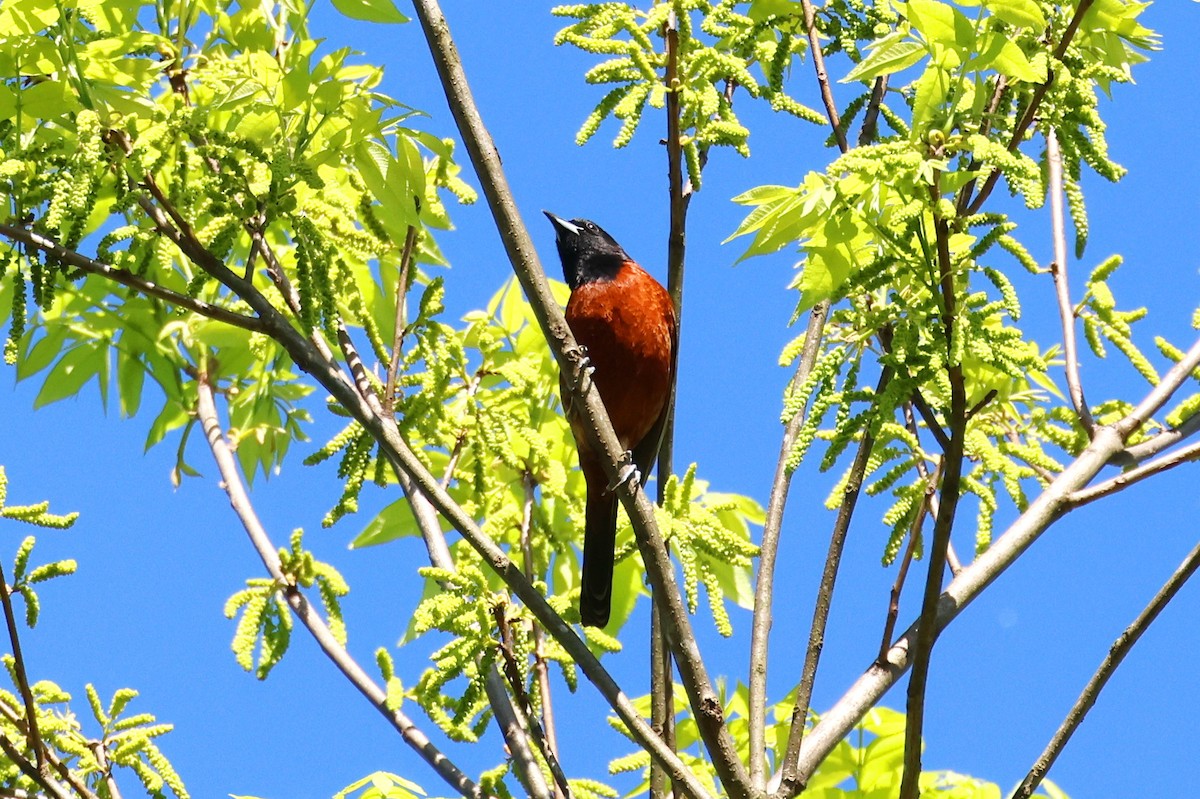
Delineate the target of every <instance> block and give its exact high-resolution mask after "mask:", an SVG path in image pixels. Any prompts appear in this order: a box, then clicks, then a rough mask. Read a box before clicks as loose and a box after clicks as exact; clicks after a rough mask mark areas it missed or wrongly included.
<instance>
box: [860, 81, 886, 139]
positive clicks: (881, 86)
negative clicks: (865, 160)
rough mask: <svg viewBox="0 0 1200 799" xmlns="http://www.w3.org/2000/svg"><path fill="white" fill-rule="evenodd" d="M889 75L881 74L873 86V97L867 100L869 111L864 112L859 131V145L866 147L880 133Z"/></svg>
mask: <svg viewBox="0 0 1200 799" xmlns="http://www.w3.org/2000/svg"><path fill="white" fill-rule="evenodd" d="M887 85H888V76H887V75H880V76H879V77H878V78H876V79H875V85H874V86H872V87H871V99H870V100H869V101H867V113H865V114H863V121H862V127H861V128H859V131H858V146H859V147H866V146H867V145H868V144H870V143H871V142H873V141H875V137H876V136H877V135H878V134H879V107H880V106H881V105H883V95H884V94H885V93H886V92H887Z"/></svg>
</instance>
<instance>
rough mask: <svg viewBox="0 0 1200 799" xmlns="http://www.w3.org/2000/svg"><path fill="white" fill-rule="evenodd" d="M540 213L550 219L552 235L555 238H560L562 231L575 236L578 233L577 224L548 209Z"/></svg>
mask: <svg viewBox="0 0 1200 799" xmlns="http://www.w3.org/2000/svg"><path fill="white" fill-rule="evenodd" d="M542 213H543V214H545V215H546V218H547V219H549V220H550V224H552V225H554V237H555V238H556V239H561V238H562V236H563V234H564V233H570V234H572V235H575V236H578V235H579V225H576V224H573V223H571V222H568V221H567V220H565V219H562V218H560V217H557V216H555V215H554V214H552V213H550V212H549V211H542Z"/></svg>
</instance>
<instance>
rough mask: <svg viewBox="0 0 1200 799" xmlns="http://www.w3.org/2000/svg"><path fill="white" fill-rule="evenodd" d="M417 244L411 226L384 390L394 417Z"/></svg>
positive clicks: (399, 280)
mask: <svg viewBox="0 0 1200 799" xmlns="http://www.w3.org/2000/svg"><path fill="white" fill-rule="evenodd" d="M416 243H417V228H416V226H415V225H409V226H408V231H407V232H406V233H405V236H404V250H403V252H402V253H401V255H400V272H399V274H398V275H397V276H396V315H395V325H396V326H395V330H394V331H393V333H392V357H391V360H390V361H389V362H388V370H387V384H386V386H385V387H384V390H383V410H384V412H385V413H386V414H387V415H388V416H392V415H393V413H392V412H393V410H394V409H395V407H396V379H397V378H398V377H399V374H400V361H401V356H402V354H403V350H404V330H405V327H407V325H408V321H407V317H408V313H407V294H408V283H409V270H410V269H411V267H412V261H413V251H414V249H415V248H416Z"/></svg>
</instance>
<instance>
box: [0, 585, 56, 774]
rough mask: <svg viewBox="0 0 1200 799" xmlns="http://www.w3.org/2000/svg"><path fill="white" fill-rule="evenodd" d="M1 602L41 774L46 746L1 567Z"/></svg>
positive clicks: (30, 739)
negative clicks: (40, 730) (39, 726)
mask: <svg viewBox="0 0 1200 799" xmlns="http://www.w3.org/2000/svg"><path fill="white" fill-rule="evenodd" d="M0 602H3V604H4V623H5V625H6V626H7V627H8V640H9V643H11V644H12V654H13V672H14V674H15V676H16V681H17V690H18V691H20V692H21V701H22V702H23V703H24V704H25V724H26V728H25V737H26V743H27V744H28V746H29V751H30V752H32V753H33V758H34V761H35V762H36V764H37V769H38V771H39V772H45V769H46V744H45V742H44V741H42V736H41V733H40V732H39V731H38V718H37V713H38V707H37V702H36V701H34V698H33V689H32V688H30V685H29V672H28V671H26V669H25V657H24V655H22V654H21V638H20V636H19V635H18V632H17V615H16V613H14V612H13V602H12V589H11V588H10V587H9V585H8V580H7V579H5V577H4V569H3V567H0Z"/></svg>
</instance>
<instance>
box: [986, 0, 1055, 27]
mask: <svg viewBox="0 0 1200 799" xmlns="http://www.w3.org/2000/svg"><path fill="white" fill-rule="evenodd" d="M984 7H985V8H987V10H988V11H990V12H992V13H993V14H995V15H996V16H997V17H999V18H1000V19H1002V20H1004V21H1005V22H1007V23H1008V24H1009V25H1015V26H1016V27H1018V28H1032V29H1034V30H1042V29H1043V28H1045V27H1046V16H1045V15H1044V14H1043V13H1042V9H1041V8H1040V7H1039V6H1038V4H1037V3H1036V2H1034V0H987V2H985V3H984Z"/></svg>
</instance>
